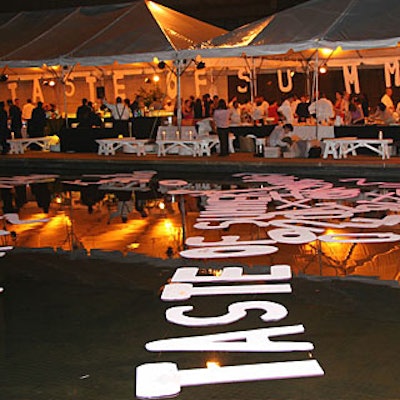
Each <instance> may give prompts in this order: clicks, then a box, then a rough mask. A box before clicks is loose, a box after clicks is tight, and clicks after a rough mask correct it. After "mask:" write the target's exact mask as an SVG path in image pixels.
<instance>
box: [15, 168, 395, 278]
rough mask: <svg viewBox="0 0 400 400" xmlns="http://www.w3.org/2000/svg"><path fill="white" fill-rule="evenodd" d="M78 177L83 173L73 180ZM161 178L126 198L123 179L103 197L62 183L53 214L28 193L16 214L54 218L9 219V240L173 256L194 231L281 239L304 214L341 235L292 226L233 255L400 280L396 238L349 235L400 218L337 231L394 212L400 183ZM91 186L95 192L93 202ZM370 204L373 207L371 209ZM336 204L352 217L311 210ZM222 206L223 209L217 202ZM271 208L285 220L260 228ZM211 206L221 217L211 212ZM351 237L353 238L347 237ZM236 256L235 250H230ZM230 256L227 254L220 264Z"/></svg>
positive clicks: (309, 270)
mask: <svg viewBox="0 0 400 400" xmlns="http://www.w3.org/2000/svg"><path fill="white" fill-rule="evenodd" d="M124 179H125V180H127V179H128V178H124ZM76 182H78V180H76V181H74V184H75V183H76ZM127 182H128V180H127ZM162 182H163V186H160V187H157V180H156V179H154V180H153V181H152V188H151V190H149V189H148V188H147V187H145V186H144V184H143V182H142V181H141V183H140V186H135V187H134V188H133V189H134V190H133V189H132V187H131V186H130V189H132V190H131V191H130V192H129V190H128V192H129V196H128V198H126V199H124V200H120V199H121V198H122V197H121V195H120V193H121V191H122V190H123V189H124V188H125V187H124V184H119V185H117V183H116V182H113V184H112V185H109V186H108V187H109V188H111V189H112V190H111V189H109V190H103V192H102V194H101V196H99V195H98V194H97V191H98V189H99V186H94V187H92V189H93V190H92V192H89V191H88V190H86V189H87V187H86V186H84V187H85V190H86V192H83V190H82V187H80V186H73V187H72V188H71V187H68V190H66V188H62V187H61V189H60V185H59V184H58V185H54V186H55V187H57V189H58V191H57V192H55V193H54V195H53V196H52V200H51V203H50V207H49V212H48V213H43V212H42V211H43V210H42V209H41V207H39V206H38V204H37V201H36V198H35V196H34V195H32V194H30V193H29V190H28V196H27V201H26V203H25V204H23V206H22V207H21V208H20V209H19V212H18V214H19V218H20V219H21V220H30V219H43V218H46V217H49V218H50V219H49V221H48V222H45V223H35V224H29V223H28V224H18V225H14V224H13V225H11V224H7V229H8V230H9V231H13V232H15V233H16V238H14V240H13V243H12V244H13V245H14V246H16V247H33V248H45V247H49V248H53V249H58V248H60V249H64V250H76V249H84V250H86V251H87V252H88V254H90V251H91V250H93V249H100V250H104V251H120V252H121V253H123V254H127V253H137V254H143V255H148V256H151V257H158V258H162V259H167V258H178V257H179V253H180V252H181V251H182V250H187V249H188V248H190V249H193V246H188V245H186V242H185V239H187V238H191V237H194V236H203V237H204V245H205V246H206V245H207V243H209V242H213V243H217V242H220V241H221V240H222V237H223V236H237V237H238V238H240V239H239V241H248V242H251V241H257V240H264V241H265V240H268V239H273V238H275V235H276V232H279V230H280V228H279V226H280V225H279V221H283V222H284V223H285V221H286V220H288V219H291V218H294V220H296V219H297V220H299V221H300V223H297V225H298V226H303V227H304V221H305V220H304V218H306V220H307V221H312V223H313V224H314V225H309V226H308V225H307V224H310V222H308V223H306V226H307V227H308V228H310V227H311V228H313V229H311V231H310V232H311V233H312V232H314V233H312V235H314V236H315V237H318V236H320V235H323V236H324V237H325V236H326V235H328V236H329V235H330V236H331V237H332V238H333V239H335V238H336V239H337V238H339V239H340V240H341V241H342V242H341V241H334V240H333V241H329V240H328V241H325V240H322V238H321V240H319V239H317V240H310V241H309V242H306V243H297V244H296V241H297V240H298V238H297V235H298V232H296V233H293V234H291V233H290V232H289V233H286V236H285V237H284V239H285V240H284V241H283V242H279V241H278V243H276V244H273V245H272V246H277V248H279V251H277V252H275V253H273V254H267V255H264V256H254V257H246V258H244V257H242V258H241V257H236V258H235V263H237V264H238V265H240V264H242V265H250V266H255V265H271V264H278V263H281V264H289V265H291V267H292V269H293V272H294V273H305V274H313V275H333V276H336V275H338V276H343V275H365V276H378V277H380V278H381V279H385V280H393V279H396V280H400V269H399V266H398V263H397V259H398V257H399V256H400V246H399V241H397V240H396V241H387V242H383V243H362V241H366V240H365V239H363V240H361V242H359V243H358V242H356V241H355V240H354V239H351V238H350V239H349V237H348V236H349V235H350V234H351V232H353V234H354V232H356V233H358V234H360V235H367V234H373V233H374V232H379V233H384V232H389V233H390V232H391V233H392V234H394V235H397V234H399V233H400V229H399V227H400V224H399V223H397V222H396V223H391V224H388V225H387V226H383V225H381V226H379V227H378V228H369V227H368V225H365V228H357V229H351V228H335V225H338V224H342V223H349V222H351V220H352V218H353V219H356V220H358V219H360V218H361V219H364V220H367V221H368V222H369V221H370V220H372V219H376V220H382V219H383V218H384V217H385V216H390V215H392V216H393V215H397V214H398V211H397V207H398V204H400V200H399V199H398V197H397V186H396V185H395V186H393V185H394V184H393V183H392V184H391V183H382V182H374V183H371V184H368V182H366V181H365V180H364V181H361V180H358V181H357V179H345V180H343V182H339V184H338V183H336V184H334V183H332V182H329V181H324V180H321V179H318V180H313V179H297V178H296V177H290V176H281V175H256V174H254V175H252V174H242V176H237V177H235V183H232V182H231V183H230V184H229V185H221V184H217V183H216V184H213V183H210V182H206V183H198V182H195V183H191V182H185V181H169V182H170V184H171V185H172V184H173V183H174V182H175V184H176V185H178V183H179V186H177V187H176V188H174V187H168V181H162ZM147 183H148V182H147ZM185 183H186V185H185V186H183V185H184V184H185ZM129 184H130V185H132V184H131V183H129ZM391 185H392V186H393V188H391ZM92 186H93V185H92ZM103 186H104V184H103ZM103 186H102V187H103ZM221 187H223V188H224V189H222V188H221ZM176 189H178V190H176ZM260 189H263V190H265V192H263V194H260V192H257V190H260ZM221 192H223V194H221ZM88 193H91V196H92V197H93V196H94V199H95V200H93V201H92V202H89V203H88ZM235 196H242V197H241V199H242V200H241V202H240V204H239V203H238V204H239V205H235V207H236V208H234V211H232V210H231V209H230V207H231V205H232V200H233V199H234V197H235ZM373 202H374V204H375V205H376V211H374V208H373V207H372V204H373ZM332 203H335V204H337V205H338V207H339V208H340V207H342V208H343V209H346V207H347V209H346V210H347V211H346V212H348V213H349V216H347V217H343V215H342V216H340V215H339V214H340V212H339V211H338V214H337V215H336V214H335V213H333V214H332V211H329V212H326V214H324V213H323V212H322V213H321V212H316V213H315V216H314V215H313V212H314V211H313V210H314V209H315V207H318V206H321V205H329V204H332ZM88 204H90V206H89V205H88ZM221 204H222V210H223V212H221V208H218V207H221ZM366 204H369V207H370V209H369V210H367V211H365V212H361V211H357V212H353V211H354V210H353V209H352V207H355V206H358V207H364V206H365V205H366ZM382 204H386V205H387V210H385V211H382ZM124 207H125V208H124ZM124 210H125V211H124ZM348 210H352V211H351V212H350V211H348ZM124 212H125V214H124ZM271 212H275V213H276V216H275V217H274V218H273V221H278V222H273V225H274V226H271V225H268V223H269V222H271V221H272V220H271V217H266V218H264V219H263V218H259V219H258V221H260V223H259V225H257V224H255V223H252V222H251V220H252V219H254V217H256V216H257V215H260V214H262V213H271ZM213 213H214V214H215V213H216V215H215V216H213ZM290 213H292V214H290ZM293 213H294V214H293ZM288 215H291V216H290V217H288ZM324 215H325V217H324ZM350 215H351V216H350ZM218 216H219V217H218ZM222 216H223V217H222ZM234 218H239V219H238V220H237V221H236V222H235V223H231V224H228V225H226V227H224V228H220V229H204V228H196V227H195V225H196V226H203V225H202V224H204V222H202V221H209V225H210V226H214V227H216V226H217V225H218V224H224V223H226V222H224V221H229V220H230V219H234ZM243 218H248V219H249V222H248V223H245V222H243V221H244V220H243ZM239 222H240V223H239ZM364 222H365V221H364ZM318 223H327V224H328V225H329V224H330V225H331V226H332V227H326V226H324V225H321V226H319V225H318ZM263 224H264V225H263ZM273 233H274V235H272V234H273ZM270 235H271V236H270ZM346 235H347V236H346ZM310 237H312V236H310ZM346 238H347V239H348V241H349V242H346V240H345V239H346ZM10 240H11V239H8V241H9V242H10ZM291 241H292V242H293V243H294V244H291V243H290V242H291ZM352 241H353V243H352ZM9 244H10V243H9ZM254 244H256V243H254ZM265 245H266V244H265ZM219 253H220V254H222V256H223V255H224V254H225V253H226V254H227V255H229V252H226V251H225V250H223V249H221V250H220V252H219ZM234 253H235V251H234V250H232V256H233V255H234ZM236 253H238V251H237V252H236ZM237 255H238V254H236V256H237ZM223 260H224V259H223V257H222V259H221V260H219V261H220V262H223Z"/></svg>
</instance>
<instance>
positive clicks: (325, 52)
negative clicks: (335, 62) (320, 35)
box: [319, 48, 335, 57]
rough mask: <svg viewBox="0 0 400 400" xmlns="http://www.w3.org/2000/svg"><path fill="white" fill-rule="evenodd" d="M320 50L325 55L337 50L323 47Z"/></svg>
mask: <svg viewBox="0 0 400 400" xmlns="http://www.w3.org/2000/svg"><path fill="white" fill-rule="evenodd" d="M319 51H320V52H321V54H322V55H323V56H326V57H328V56H330V55H331V54H332V53H333V52H334V51H335V50H333V49H328V48H322V49H319Z"/></svg>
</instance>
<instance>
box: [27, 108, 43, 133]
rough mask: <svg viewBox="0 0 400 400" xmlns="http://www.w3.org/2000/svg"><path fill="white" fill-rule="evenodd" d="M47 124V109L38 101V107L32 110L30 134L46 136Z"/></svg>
mask: <svg viewBox="0 0 400 400" xmlns="http://www.w3.org/2000/svg"><path fill="white" fill-rule="evenodd" d="M46 124H47V118H46V111H45V110H44V108H43V103H42V102H41V101H38V103H37V106H36V108H34V109H33V111H32V118H31V129H30V132H29V136H31V137H41V136H44V128H45V127H46Z"/></svg>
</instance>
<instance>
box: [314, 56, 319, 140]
mask: <svg viewBox="0 0 400 400" xmlns="http://www.w3.org/2000/svg"><path fill="white" fill-rule="evenodd" d="M318 54H319V51H318V49H317V54H316V56H315V64H316V68H315V116H316V120H317V123H316V125H315V139H317V140H318V125H319V120H318V99H319V77H318V75H319V74H318V72H319V59H318Z"/></svg>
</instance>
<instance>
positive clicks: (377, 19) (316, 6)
mask: <svg viewBox="0 0 400 400" xmlns="http://www.w3.org/2000/svg"><path fill="white" fill-rule="evenodd" d="M399 19H400V2H399V1H398V0H380V1H377V0H310V1H308V2H306V3H302V4H300V5H297V6H294V7H292V8H289V9H287V10H284V11H281V12H279V13H276V14H274V15H272V16H270V17H267V18H263V19H260V20H258V21H255V22H253V23H250V24H247V25H244V26H242V27H239V28H237V29H235V30H233V31H231V32H229V33H227V34H224V35H221V36H220V37H216V38H214V39H212V40H211V41H208V42H204V43H202V44H201V46H199V47H200V48H202V49H203V50H201V51H200V54H202V55H207V56H221V55H224V56H240V55H241V54H243V53H244V52H245V53H246V54H247V55H252V56H257V55H274V54H285V53H287V52H288V51H290V50H292V51H294V52H300V51H303V50H306V49H315V48H331V49H335V48H337V47H338V46H340V47H341V48H342V49H343V50H356V49H371V48H383V47H396V46H397V44H398V43H399V41H400V25H399V23H398V21H399Z"/></svg>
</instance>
